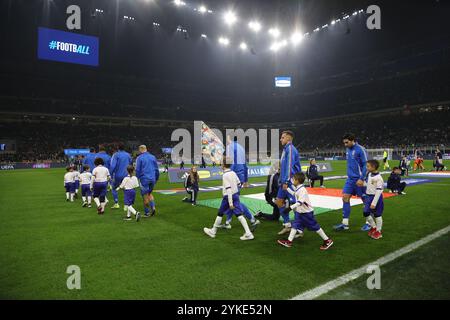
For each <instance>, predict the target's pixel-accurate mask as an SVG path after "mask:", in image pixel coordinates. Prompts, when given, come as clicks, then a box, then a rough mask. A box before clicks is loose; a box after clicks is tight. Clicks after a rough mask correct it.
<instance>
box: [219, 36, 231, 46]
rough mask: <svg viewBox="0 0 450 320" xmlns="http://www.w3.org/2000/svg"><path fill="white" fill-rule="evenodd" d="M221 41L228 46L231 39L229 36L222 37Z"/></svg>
mask: <svg viewBox="0 0 450 320" xmlns="http://www.w3.org/2000/svg"><path fill="white" fill-rule="evenodd" d="M219 43H220V44H221V45H223V46H228V45H229V44H230V40H229V39H228V38H224V37H220V38H219Z"/></svg>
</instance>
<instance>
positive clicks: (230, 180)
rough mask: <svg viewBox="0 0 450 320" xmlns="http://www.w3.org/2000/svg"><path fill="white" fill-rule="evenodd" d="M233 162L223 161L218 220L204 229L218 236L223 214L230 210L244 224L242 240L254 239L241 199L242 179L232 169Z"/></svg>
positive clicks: (209, 234)
mask: <svg viewBox="0 0 450 320" xmlns="http://www.w3.org/2000/svg"><path fill="white" fill-rule="evenodd" d="M230 167H231V164H230V162H229V161H226V162H224V163H223V165H222V168H223V176H222V184H223V191H222V192H223V199H222V203H221V204H220V208H219V212H218V213H217V217H216V220H215V221H214V225H213V227H212V228H211V229H209V228H203V231H204V232H205V233H206V234H207V235H208V236H210V237H211V238H215V237H216V233H217V229H218V228H220V226H221V224H222V218H223V215H224V214H225V213H226V212H227V211H228V210H230V211H231V212H232V213H233V214H234V215H235V216H236V217H237V218H238V220H239V222H240V223H241V224H242V227H243V228H244V231H245V233H244V235H243V236H242V237H241V238H240V239H241V240H252V239H254V238H255V237H254V236H253V233H252V232H251V231H250V228H249V226H248V224H247V220H245V218H244V216H243V215H242V213H243V212H242V207H241V203H240V201H239V185H240V183H241V182H240V181H239V178H238V176H237V175H236V173H235V172H234V171H231V169H230Z"/></svg>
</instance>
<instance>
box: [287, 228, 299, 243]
mask: <svg viewBox="0 0 450 320" xmlns="http://www.w3.org/2000/svg"><path fill="white" fill-rule="evenodd" d="M297 232H298V230H297V229H294V228H292V229H291V233H289V237H288V240H289V241H293V240H294V237H295V235H296V234H297Z"/></svg>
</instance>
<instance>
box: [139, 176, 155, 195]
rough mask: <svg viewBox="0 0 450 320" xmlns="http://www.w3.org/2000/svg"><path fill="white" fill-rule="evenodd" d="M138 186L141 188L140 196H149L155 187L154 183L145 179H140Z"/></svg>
mask: <svg viewBox="0 0 450 320" xmlns="http://www.w3.org/2000/svg"><path fill="white" fill-rule="evenodd" d="M139 184H140V187H141V195H146V194H150V193H152V191H153V187H154V186H155V182H154V181H152V180H147V179H140V180H139Z"/></svg>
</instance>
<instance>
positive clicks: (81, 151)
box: [64, 149, 89, 157]
mask: <svg viewBox="0 0 450 320" xmlns="http://www.w3.org/2000/svg"><path fill="white" fill-rule="evenodd" d="M88 153H89V149H64V154H65V155H66V156H68V157H73V156H81V155H85V154H88Z"/></svg>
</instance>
